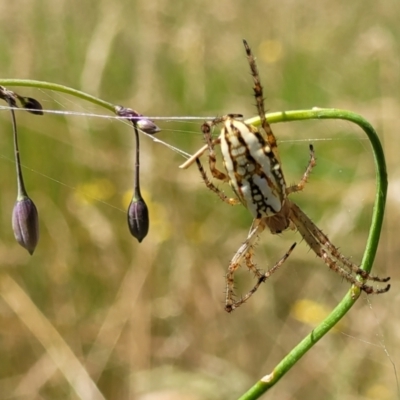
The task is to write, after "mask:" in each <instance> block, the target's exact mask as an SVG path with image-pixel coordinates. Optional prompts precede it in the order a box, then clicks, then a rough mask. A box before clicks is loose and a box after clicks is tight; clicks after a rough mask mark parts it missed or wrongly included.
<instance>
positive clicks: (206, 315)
mask: <svg viewBox="0 0 400 400" xmlns="http://www.w3.org/2000/svg"><path fill="white" fill-rule="evenodd" d="M399 18H400V3H399V2H398V1H395V0H387V1H385V2H376V1H372V0H354V1H352V2H347V1H343V0H340V1H336V2H328V1H325V0H323V1H319V2H312V3H310V2H308V1H304V0H298V1H289V0H286V1H283V2H275V1H269V2H262V1H257V2H245V1H236V2H229V1H226V0H224V1H218V2H215V1H207V0H205V1H200V2H191V3H185V2H183V3H179V2H172V1H166V0H153V1H144V0H136V1H127V0H117V1H110V0H99V1H94V0H87V1H85V2H80V1H76V0H73V1H71V0H70V1H65V0H41V1H35V2H33V1H32V2H23V3H20V2H2V3H1V4H0V19H1V24H0V35H1V36H0V37H1V40H0V69H1V76H2V77H3V78H26V79H37V80H46V81H50V82H56V83H60V84H64V85H68V86H71V87H74V88H77V89H80V90H83V91H87V92H88V93H90V94H93V95H97V96H100V97H102V98H104V99H105V100H107V101H110V102H113V103H115V104H123V105H124V106H127V107H132V108H134V109H136V110H138V111H139V112H141V113H143V114H146V115H158V116H161V115H165V116H170V115H182V116H184V115H196V116H210V115H223V114H225V113H242V114H244V115H245V116H246V117H251V116H254V115H255V107H254V105H253V104H254V99H253V97H252V89H251V86H252V81H251V77H250V75H249V68H248V65H247V61H246V58H245V53H244V49H243V46H242V42H241V40H242V38H246V39H247V40H248V42H249V44H250V46H251V47H252V49H253V51H254V53H255V54H256V56H257V58H258V65H259V70H260V74H261V79H262V82H263V85H264V87H265V96H266V106H267V108H268V109H269V110H271V111H278V110H291V109H303V108H310V107H313V106H320V107H337V108H345V109H349V110H352V111H355V112H358V113H360V114H362V115H363V116H364V117H366V118H367V119H368V120H369V121H370V122H371V123H372V124H373V125H374V126H375V127H376V128H377V130H378V132H379V134H380V137H381V139H382V141H383V144H384V147H385V150H386V156H387V162H388V168H389V179H390V181H389V182H390V192H389V199H388V207H387V214H386V223H385V225H384V230H383V233H382V240H381V244H380V249H379V252H378V256H377V259H376V265H375V268H374V272H375V273H376V274H379V275H381V276H387V275H390V276H391V277H392V289H391V291H390V292H389V293H388V294H385V295H382V296H379V297H373V296H371V297H368V298H367V297H366V296H362V298H361V299H360V301H359V302H358V304H356V306H355V307H354V308H353V310H352V311H351V312H350V313H349V314H348V315H347V316H346V318H345V319H344V320H343V321H342V323H341V325H340V326H339V327H338V329H336V330H335V332H332V333H330V334H329V335H328V336H327V337H325V338H324V339H323V340H322V341H321V342H320V343H318V345H316V346H315V348H314V349H312V350H311V351H310V352H309V353H308V354H307V355H306V356H305V357H304V358H303V359H302V360H301V361H300V362H299V363H298V365H297V366H296V367H295V368H294V369H293V370H292V371H290V372H289V373H288V374H287V375H286V376H285V377H284V379H283V380H282V381H281V382H279V384H278V385H277V386H276V387H275V388H274V389H273V390H271V391H270V392H269V393H268V394H267V395H265V396H264V397H265V398H279V399H280V400H284V399H308V398H318V399H380V400H386V399H393V398H399V393H398V388H397V387H398V382H397V378H396V372H395V367H396V366H397V367H398V365H399V357H400V355H399V351H398V343H399V339H400V328H399V322H398V317H399V311H398V310H399V309H398V304H399V294H398V290H397V284H398V280H399V272H398V270H397V268H396V267H397V260H398V259H399V255H400V254H399V246H398V237H399V236H398V235H399V234H400V232H399V226H398V221H399V198H400V182H399V178H398V176H399V173H400V165H399V161H398V160H399V157H398V153H399V149H400V144H399V140H398V137H397V125H398V122H397V119H398V116H399V115H400V99H399V91H400V64H399V59H400V58H399V56H400V26H399V23H398V21H399ZM11 89H12V88H11ZM17 91H18V93H21V94H22V95H26V96H29V95H30V96H33V97H35V98H37V99H38V100H39V101H41V102H42V104H43V106H44V107H45V108H48V109H61V110H76V111H85V112H96V113H102V112H103V110H101V109H96V108H95V107H93V106H92V105H90V104H88V103H84V102H80V101H79V100H77V99H75V98H71V97H68V96H64V95H60V94H57V93H49V92H44V91H40V90H34V89H23V88H18V89H17ZM17 120H18V126H19V136H20V150H21V155H22V162H23V164H24V165H25V166H26V168H25V169H24V174H25V180H26V185H27V189H28V192H29V194H30V196H31V197H32V199H33V200H34V201H35V203H36V205H37V207H38V210H39V214H40V223H41V238H40V242H39V246H38V248H37V249H36V251H35V254H34V256H33V257H30V256H29V255H28V253H27V252H26V251H25V250H23V249H22V248H21V247H20V246H19V245H18V244H16V242H15V241H14V239H13V233H12V230H11V223H10V219H11V211H12V207H13V204H14V201H15V197H16V182H15V181H16V179H15V173H14V170H15V165H14V163H13V155H12V136H11V126H10V116H9V113H8V112H6V111H3V112H1V113H0V129H1V138H2V140H1V141H0V168H1V181H0V190H1V196H0V201H1V207H0V227H1V238H0V260H1V264H0V265H1V275H0V295H1V299H2V300H1V301H0V321H1V323H0V354H1V362H0V399H23V400H25V399H26V400H27V399H30V400H39V399H40V400H42V399H46V400H47V399H52V400H53V399H74V400H75V399H85V400H87V399H103V398H105V399H113V400H122V399H124V400H127V399H141V400H150V399H151V400H161V399H163V400H164V399H190V400H195V399H234V398H237V397H238V396H239V395H240V394H241V393H243V392H244V391H245V390H246V389H247V388H248V387H249V386H251V385H252V384H253V383H254V382H255V381H256V380H257V379H259V378H260V377H261V376H263V375H265V374H267V373H269V372H271V370H272V368H273V367H274V366H275V365H276V363H277V362H278V361H279V360H281V358H282V357H284V356H285V355H286V354H287V352H288V351H290V349H291V348H292V347H293V346H294V345H296V344H297V343H298V342H299V341H300V340H301V339H302V338H303V337H304V336H305V335H306V334H307V333H308V332H309V331H310V330H311V329H312V327H313V326H314V325H313V324H315V323H317V322H318V321H320V320H321V319H322V318H323V314H324V312H327V311H328V310H330V309H332V308H333V307H334V306H335V305H336V304H337V302H338V301H339V300H340V299H341V298H342V296H343V295H344V293H345V292H346V291H347V289H348V284H347V283H345V282H342V281H341V279H340V277H338V276H336V275H335V274H333V273H332V272H330V271H328V269H327V267H325V266H324V264H323V263H322V262H321V261H320V260H318V259H316V257H315V256H314V254H312V253H311V252H310V251H309V250H308V248H307V247H306V245H305V244H304V243H300V244H299V245H298V246H297V248H296V249H295V251H294V253H293V254H292V255H291V257H290V259H289V260H288V261H287V262H286V264H285V265H284V267H282V269H281V270H280V271H279V272H278V273H276V274H275V275H274V276H273V277H272V278H271V280H270V281H268V282H267V283H266V284H265V285H263V286H262V287H261V288H260V290H259V291H258V292H257V294H256V295H255V296H254V297H253V298H252V299H251V301H249V303H248V304H247V305H245V306H243V307H241V308H240V309H238V310H237V311H235V312H234V313H233V314H232V315H228V314H226V313H225V312H224V311H223V301H224V285H225V282H224V274H225V271H226V267H227V265H228V262H229V260H230V258H231V257H232V255H233V254H234V252H235V251H236V250H237V248H238V247H239V245H240V244H241V243H242V241H243V240H244V238H245V237H246V234H247V230H248V228H249V226H250V223H251V216H250V214H249V213H248V212H247V211H246V210H245V209H243V207H235V208H231V207H229V206H227V205H225V204H223V203H222V202H221V201H220V200H219V199H218V198H217V197H216V196H214V195H213V194H212V193H211V192H209V191H208V190H207V189H205V187H204V184H203V183H202V181H201V178H200V176H199V174H198V171H197V170H196V168H195V167H192V168H190V169H189V170H185V171H182V170H179V169H178V165H179V164H180V163H181V162H182V161H183V158H182V157H180V156H178V155H176V154H175V153H173V152H171V151H170V150H169V149H167V148H166V147H162V146H160V145H157V144H154V143H153V142H151V141H150V140H148V139H146V138H143V140H142V142H141V146H142V153H141V154H142V155H141V161H142V172H141V180H142V190H143V192H144V193H143V194H144V197H145V199H146V201H147V202H148V204H149V207H150V212H151V227H150V234H149V236H148V237H147V238H146V239H145V240H144V242H143V243H142V244H140V245H138V243H137V242H136V241H135V240H134V239H133V238H132V237H131V236H130V235H129V232H128V228H127V225H126V216H125V209H126V206H127V198H128V197H129V194H128V193H129V190H130V188H131V185H132V173H133V154H134V153H133V151H134V146H133V135H132V130H131V129H130V128H129V127H128V126H127V125H124V124H122V123H120V122H116V121H112V120H103V119H101V120H99V119H95V118H90V117H89V118H86V117H85V118H84V117H73V116H71V117H63V116H50V115H45V116H44V117H40V118H39V117H34V116H32V115H29V114H27V113H18V114H17ZM159 125H160V127H161V128H162V129H163V131H162V132H161V133H159V134H158V136H157V137H158V138H160V139H162V140H164V141H166V142H168V143H170V144H173V145H174V146H177V147H179V148H182V149H184V150H185V151H188V152H193V151H195V150H196V149H197V148H199V147H200V146H202V144H203V141H202V137H201V134H200V132H199V131H200V129H199V125H200V123H178V122H174V121H169V122H167V121H166V122H160V123H159ZM274 130H275V134H276V135H277V137H278V140H279V142H280V151H281V157H282V161H283V166H284V171H285V174H286V179H287V181H288V182H290V183H291V182H297V181H298V179H299V178H300V176H301V174H302V173H303V170H304V167H305V166H306V164H307V160H308V144H309V143H310V142H312V143H313V144H314V146H315V149H316V154H317V157H318V166H317V168H315V170H314V172H313V174H312V176H311V179H310V181H309V184H308V185H307V187H306V190H305V191H304V192H303V193H301V194H298V195H295V196H293V199H295V201H296V202H298V203H299V204H300V205H301V206H302V208H303V209H304V211H305V212H306V213H307V214H308V215H309V216H310V217H311V218H312V219H313V220H314V221H315V222H316V223H317V225H318V226H319V227H320V228H321V229H323V230H324V232H326V233H327V234H328V235H329V237H330V238H331V239H332V241H333V242H334V243H335V244H336V245H337V246H339V247H340V249H341V250H342V251H343V253H344V254H346V255H348V256H350V257H352V258H353V260H355V262H359V261H361V257H362V253H363V246H364V244H365V240H366V236H367V233H368V228H369V223H370V217H371V205H372V202H373V198H374V184H375V176H374V165H373V160H372V154H371V150H370V146H369V143H368V142H367V140H366V137H365V136H364V135H363V133H362V132H360V131H359V130H358V129H357V127H355V126H353V125H351V124H349V123H346V122H338V121H317V122H315V121H314V122H308V123H304V122H303V123H293V124H281V125H279V126H276V127H275V129H274ZM228 191H229V190H228ZM396 238H397V239H396ZM299 240H300V237H299V235H298V234H295V233H293V232H288V233H285V234H283V235H280V236H276V237H274V236H271V235H270V234H268V233H267V232H265V233H264V234H263V235H262V237H261V238H260V241H259V245H258V247H257V252H256V258H257V262H258V266H259V267H260V268H263V269H265V268H267V267H268V266H272V265H273V264H274V263H275V262H276V261H277V260H278V259H279V258H280V257H281V256H282V255H283V254H284V253H285V251H286V250H287V249H288V248H289V246H290V245H291V244H292V243H293V242H294V241H299ZM236 277H237V286H238V292H239V293H243V292H244V291H245V290H246V289H247V288H248V287H249V286H250V285H251V284H252V282H253V277H252V276H251V274H249V273H247V272H246V271H245V270H244V269H243V270H241V271H240V272H239V273H238V274H237V276H236Z"/></svg>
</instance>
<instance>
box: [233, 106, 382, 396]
mask: <svg viewBox="0 0 400 400" xmlns="http://www.w3.org/2000/svg"><path fill="white" fill-rule="evenodd" d="M267 119H268V121H269V122H270V123H278V122H289V121H301V120H310V119H342V120H346V121H350V122H353V123H355V124H357V125H358V126H360V127H361V129H363V131H364V132H365V133H366V134H367V136H368V139H369V140H370V142H371V146H372V151H373V154H374V161H375V167H376V195H375V203H374V207H373V211H372V220H371V225H370V230H369V234H368V239H367V244H366V246H365V251H364V255H363V259H362V263H361V268H362V269H363V270H365V271H367V272H370V271H371V269H372V265H373V262H374V259H375V255H376V251H377V248H378V243H379V238H380V233H381V229H382V223H383V216H384V211H385V203H386V193H387V186H388V182H387V171H386V162H385V156H384V153H383V149H382V145H381V143H380V140H379V138H378V135H377V133H376V132H375V130H374V128H373V127H372V126H371V124H370V123H369V122H368V121H366V120H365V119H364V118H363V117H361V116H360V115H358V114H355V113H352V112H349V111H344V110H338V109H312V110H300V111H288V112H284V113H271V114H268V115H267ZM246 123H250V124H253V125H259V124H260V119H259V118H252V119H250V120H247V121H246ZM359 296H360V290H359V289H358V288H356V287H352V288H351V289H350V290H349V291H348V292H347V293H346V295H345V296H344V298H343V299H342V300H341V301H340V303H339V304H338V305H337V306H336V307H335V309H334V310H333V311H332V312H331V313H330V315H329V316H328V317H327V318H325V320H324V321H322V322H321V323H320V324H319V325H318V326H317V327H316V328H315V329H313V330H312V332H311V333H310V334H309V335H308V336H306V337H305V338H304V339H303V340H302V341H301V342H300V343H299V344H298V345H297V346H296V347H294V348H293V350H292V351H290V353H289V354H288V355H287V356H286V357H285V358H284V359H283V360H282V361H281V362H280V363H279V364H278V365H277V366H276V367H275V368H274V369H273V371H272V372H271V373H270V374H268V375H266V376H264V377H263V378H262V379H261V380H259V381H258V382H257V383H256V384H255V385H254V386H253V387H252V388H250V389H249V390H248V391H247V392H246V393H245V394H243V395H242V396H241V397H240V398H239V400H254V399H258V398H259V397H260V396H261V395H262V394H263V393H265V392H266V391H267V390H268V389H270V388H271V387H272V386H274V385H275V384H276V383H277V382H278V381H279V380H280V379H281V378H282V377H283V376H284V375H285V374H286V372H288V371H289V370H290V369H291V368H292V367H293V366H294V365H295V364H296V363H297V361H299V360H300V358H301V357H302V356H303V355H304V354H305V353H306V352H307V351H308V350H309V349H311V347H313V346H314V345H315V344H316V343H317V342H318V341H319V340H320V339H321V338H322V337H323V336H324V335H325V334H326V333H328V332H329V331H330V330H331V329H332V328H333V327H334V326H335V324H336V323H337V322H338V321H339V320H340V319H341V318H343V316H344V315H345V314H346V313H347V311H349V310H350V308H351V307H352V306H353V305H354V303H355V302H356V301H357V299H358V297H359Z"/></svg>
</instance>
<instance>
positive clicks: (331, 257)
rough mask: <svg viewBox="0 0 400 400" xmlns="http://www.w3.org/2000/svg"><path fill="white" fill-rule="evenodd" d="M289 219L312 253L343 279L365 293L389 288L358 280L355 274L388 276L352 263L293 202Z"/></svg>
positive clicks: (383, 290) (370, 276)
mask: <svg viewBox="0 0 400 400" xmlns="http://www.w3.org/2000/svg"><path fill="white" fill-rule="evenodd" d="M290 209H291V214H290V219H291V220H292V222H293V223H294V224H295V225H296V228H297V229H298V231H299V232H300V234H301V236H302V237H303V239H304V240H305V241H306V242H307V244H308V245H309V246H310V248H311V249H312V250H313V251H314V253H315V254H316V255H317V256H318V257H320V258H322V260H323V261H324V262H325V264H326V265H327V266H328V267H329V268H330V269H331V270H333V271H335V272H337V273H338V274H339V275H341V276H342V277H343V278H344V279H346V280H347V281H348V282H350V283H351V284H353V285H355V286H357V287H358V288H360V289H361V290H363V291H364V292H366V293H367V294H372V293H374V294H380V293H385V292H387V291H388V290H389V289H390V285H387V286H385V287H384V288H382V289H375V288H374V287H373V286H370V285H368V284H365V283H364V282H362V281H359V280H358V279H357V277H356V276H354V275H352V273H355V274H356V275H359V276H361V278H362V279H364V280H370V281H374V282H387V281H388V280H389V279H390V278H379V277H377V276H374V275H370V274H369V273H368V272H366V271H364V270H362V269H361V268H360V267H358V266H357V265H356V264H354V263H352V262H351V261H350V260H349V259H347V258H346V257H344V256H343V255H342V254H341V253H340V252H339V250H338V249H337V247H335V246H334V245H333V244H332V243H331V241H330V240H329V239H328V237H327V236H326V235H325V234H324V233H323V232H322V231H321V230H320V229H319V228H318V227H317V226H316V225H315V224H314V223H313V222H312V221H311V220H310V218H308V217H307V215H306V214H305V213H304V212H303V211H301V209H300V208H299V207H298V206H297V205H296V204H295V203H293V202H291V203H290Z"/></svg>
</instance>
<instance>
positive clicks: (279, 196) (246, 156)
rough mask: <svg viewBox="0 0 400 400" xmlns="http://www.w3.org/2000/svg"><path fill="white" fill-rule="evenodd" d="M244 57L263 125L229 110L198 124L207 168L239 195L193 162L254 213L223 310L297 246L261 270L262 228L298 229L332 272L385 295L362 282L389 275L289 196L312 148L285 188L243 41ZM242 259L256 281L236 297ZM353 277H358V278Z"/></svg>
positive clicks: (229, 308)
mask: <svg viewBox="0 0 400 400" xmlns="http://www.w3.org/2000/svg"><path fill="white" fill-rule="evenodd" d="M243 42H244V47H245V49H246V54H247V58H248V61H249V64H250V68H251V73H252V76H253V81H254V87H253V89H254V96H255V99H256V104H257V110H258V114H259V116H260V119H261V127H260V128H257V127H255V126H253V125H249V124H246V123H245V122H243V120H242V116H241V115H238V114H229V115H226V116H223V117H220V118H216V119H214V120H213V121H210V122H206V123H204V124H203V125H202V132H203V134H204V137H205V140H206V143H207V149H208V151H209V165H210V171H211V174H212V176H213V177H214V178H216V179H218V180H221V181H224V182H228V183H229V184H230V185H231V187H232V189H233V191H234V192H235V194H236V196H237V198H229V197H227V196H225V194H224V193H223V192H221V191H220V190H219V189H218V188H217V187H216V186H215V185H214V184H213V183H212V182H211V181H210V180H209V179H208V177H207V175H206V173H205V171H204V168H203V166H202V165H201V162H200V160H199V158H198V157H199V156H200V155H201V154H202V151H201V150H200V151H199V152H197V153H196V158H195V161H196V163H197V166H198V168H199V170H200V173H201V175H202V177H203V180H204V182H205V184H206V185H207V187H208V188H209V189H211V190H212V191H213V192H215V193H216V194H217V195H218V196H219V197H220V198H221V199H222V200H223V201H225V202H226V203H228V204H238V203H242V204H243V205H244V206H245V207H246V208H247V209H248V210H249V211H250V212H251V214H252V215H253V217H254V221H253V224H252V227H251V229H250V233H249V235H248V236H247V239H246V241H245V242H244V243H243V245H242V246H241V247H240V248H239V250H238V251H237V252H236V254H235V255H234V257H233V258H232V260H231V262H230V264H229V267H228V273H227V275H226V302H225V310H226V311H228V312H231V311H233V310H234V309H235V308H237V307H239V306H240V305H241V304H243V303H244V302H246V301H247V300H248V299H249V297H250V296H252V294H253V293H254V292H255V291H256V290H257V289H258V287H259V286H260V284H261V283H262V282H264V281H265V280H266V279H267V278H268V277H269V276H271V275H272V273H274V272H275V271H276V270H277V269H278V268H279V267H280V266H281V265H282V264H283V263H284V262H285V260H286V259H287V258H288V257H289V255H290V253H291V252H292V250H293V248H294V247H295V245H296V244H293V245H292V246H291V248H290V249H289V250H288V252H287V253H286V254H285V255H284V256H283V257H282V258H281V259H280V260H279V261H278V262H277V263H276V264H275V265H274V266H273V267H272V268H270V269H269V270H268V271H267V272H266V273H262V272H261V271H259V270H258V269H257V268H256V267H255V265H254V263H253V261H252V254H253V245H254V242H255V240H256V238H257V237H258V235H259V234H260V233H261V232H262V231H263V230H264V229H265V228H266V227H268V229H269V230H270V231H271V233H273V234H277V233H281V232H283V231H284V230H286V229H288V228H291V229H297V230H298V231H299V233H300V234H301V236H302V237H303V239H304V240H305V242H306V243H307V244H308V245H309V246H310V248H311V249H312V250H313V251H314V252H315V254H316V255H317V256H318V257H320V258H321V259H322V260H323V261H324V262H325V264H326V265H327V266H328V267H329V268H330V269H332V270H333V271H335V272H337V273H338V274H340V275H341V276H342V277H343V278H344V279H346V280H347V281H348V282H350V283H352V284H353V285H355V286H357V287H358V288H360V289H361V290H363V291H364V292H366V293H368V294H371V293H376V294H377V293H384V292H387V291H388V290H389V288H390V285H387V286H385V287H384V288H381V289H380V288H379V289H376V288H374V287H373V286H371V285H369V284H368V283H364V281H374V282H387V281H388V280H389V278H379V277H376V276H373V275H370V274H368V273H367V272H365V271H364V270H362V269H361V268H359V267H358V266H357V265H356V264H354V263H353V262H351V261H350V260H349V259H348V258H346V257H344V256H343V255H342V254H341V253H340V252H339V250H338V249H337V247H335V246H334V245H333V244H332V243H331V242H330V240H329V239H328V237H327V236H326V235H325V234H324V233H323V232H322V231H321V230H320V229H319V228H318V227H317V226H316V225H315V224H314V223H313V222H312V221H311V220H310V218H308V217H307V215H306V214H305V213H304V212H303V211H302V210H301V209H300V208H299V207H298V206H297V205H296V204H295V203H293V202H292V201H291V200H290V199H288V197H287V196H288V195H289V194H291V193H293V192H298V191H301V190H303V188H304V186H305V184H306V182H307V179H308V176H309V174H310V172H311V170H312V169H313V168H314V166H315V164H316V162H315V156H314V148H313V146H310V161H309V164H308V166H307V168H306V171H305V172H304V175H303V177H302V179H301V180H300V182H299V183H298V184H297V185H293V186H287V185H286V182H285V178H284V175H283V172H282V166H281V162H280V158H279V153H278V147H277V143H276V139H275V135H274V134H273V132H272V130H271V126H270V125H269V123H268V121H267V119H266V117H265V110H264V99H263V90H262V86H261V83H260V79H259V74H258V70H257V65H256V63H255V59H254V56H253V54H252V52H251V50H250V48H249V46H248V44H247V42H246V41H245V40H244V41H243ZM220 123H221V124H222V129H221V133H220V135H219V137H218V138H217V139H213V138H212V137H211V128H212V127H213V126H214V125H216V124H220ZM218 144H219V145H220V146H221V153H222V158H223V164H224V167H225V170H226V173H224V172H222V171H220V170H218V169H217V167H216V155H215V152H214V146H215V145H218ZM243 260H244V262H245V264H246V266H247V268H249V269H250V270H251V271H253V272H254V274H255V275H256V277H257V283H256V285H255V286H254V287H253V289H251V290H250V291H249V292H248V293H247V294H246V295H245V296H243V297H242V298H240V299H239V300H235V298H234V297H235V296H234V291H233V288H234V273H235V271H236V270H237V269H238V268H239V266H240V264H241V262H242V261H243ZM357 276H360V277H361V278H362V279H361V280H359V279H358V278H357Z"/></svg>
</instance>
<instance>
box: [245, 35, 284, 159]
mask: <svg viewBox="0 0 400 400" xmlns="http://www.w3.org/2000/svg"><path fill="white" fill-rule="evenodd" d="M243 44H244V48H245V50H246V54H247V59H248V61H249V65H250V70H251V75H252V76H253V82H254V86H253V90H254V97H255V99H256V106H257V111H258V115H259V116H260V120H261V126H262V127H263V129H264V131H265V133H266V134H267V140H268V144H269V145H270V147H271V151H272V153H273V155H274V157H275V158H276V159H277V160H278V161H279V160H280V158H279V153H278V145H277V143H276V138H275V135H274V133H273V132H272V129H271V126H270V124H269V122H268V121H267V118H266V117H265V107H264V93H263V87H262V86H261V81H260V75H259V73H258V68H257V64H256V59H255V57H254V55H253V53H252V51H251V49H250V47H249V45H248V44H247V42H246V40H243Z"/></svg>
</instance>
